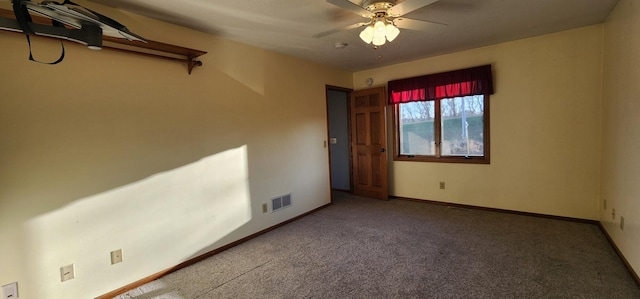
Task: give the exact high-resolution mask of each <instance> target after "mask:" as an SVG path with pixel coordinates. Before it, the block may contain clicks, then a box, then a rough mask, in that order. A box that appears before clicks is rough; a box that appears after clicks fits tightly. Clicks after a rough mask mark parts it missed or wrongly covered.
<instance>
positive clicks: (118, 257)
mask: <svg viewBox="0 0 640 299" xmlns="http://www.w3.org/2000/svg"><path fill="white" fill-rule="evenodd" d="M121 262H122V249H118V250H114V251H111V264H112V265H115V264H117V263H121Z"/></svg>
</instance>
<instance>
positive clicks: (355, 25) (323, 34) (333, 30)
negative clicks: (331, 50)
mask: <svg viewBox="0 0 640 299" xmlns="http://www.w3.org/2000/svg"><path fill="white" fill-rule="evenodd" d="M367 24H369V23H366V22H365V23H355V24H352V25H349V26H344V27H340V28H336V29H332V30H329V31H325V32H320V33H318V34H316V35H314V36H313V37H325V36H327V35H331V34H334V33H338V32H341V31H346V30H351V29H355V28H358V27H362V26H366V25H367Z"/></svg>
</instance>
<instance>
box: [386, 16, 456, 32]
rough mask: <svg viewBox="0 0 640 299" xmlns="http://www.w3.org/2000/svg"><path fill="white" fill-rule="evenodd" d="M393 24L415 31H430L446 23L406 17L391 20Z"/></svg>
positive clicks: (442, 26)
mask: <svg viewBox="0 0 640 299" xmlns="http://www.w3.org/2000/svg"><path fill="white" fill-rule="evenodd" d="M393 24H395V25H396V26H397V27H398V28H403V29H409V30H416V31H432V30H437V29H440V28H444V27H445V26H447V24H442V23H436V22H428V21H421V20H414V19H407V18H398V19H395V20H393Z"/></svg>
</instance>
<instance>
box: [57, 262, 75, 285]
mask: <svg viewBox="0 0 640 299" xmlns="http://www.w3.org/2000/svg"><path fill="white" fill-rule="evenodd" d="M75 277H76V272H75V267H74V266H73V264H71V265H66V266H62V267H60V281H63V282H64V281H67V280H69V279H74V278H75Z"/></svg>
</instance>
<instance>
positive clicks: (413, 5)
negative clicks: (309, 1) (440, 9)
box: [327, 0, 440, 17]
mask: <svg viewBox="0 0 640 299" xmlns="http://www.w3.org/2000/svg"><path fill="white" fill-rule="evenodd" d="M438 1H440V0H405V1H404V2H402V3H400V4H397V5H395V6H394V7H392V8H389V10H388V11H387V13H388V14H389V15H390V16H392V17H399V16H403V15H405V14H408V13H410V12H412V11H414V10H416V9H419V8H423V7H425V6H427V5H429V4H433V3H435V2H438ZM327 2H328V0H327Z"/></svg>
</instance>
